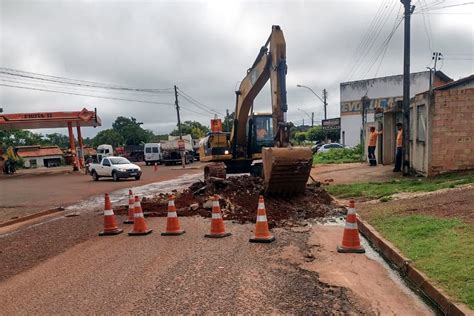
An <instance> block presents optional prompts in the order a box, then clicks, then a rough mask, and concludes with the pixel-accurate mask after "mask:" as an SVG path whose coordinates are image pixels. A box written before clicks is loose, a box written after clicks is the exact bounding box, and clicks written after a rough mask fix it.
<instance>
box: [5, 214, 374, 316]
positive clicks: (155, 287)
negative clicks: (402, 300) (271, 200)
mask: <svg viewBox="0 0 474 316" xmlns="http://www.w3.org/2000/svg"><path fill="white" fill-rule="evenodd" d="M72 220H74V218H72ZM98 220H99V219H98ZM181 220H182V226H183V227H185V229H186V231H187V232H186V234H184V235H182V236H168V237H164V236H160V235H159V232H160V230H161V229H163V228H164V225H165V218H150V219H148V220H147V221H148V224H149V226H150V227H151V228H153V229H154V232H153V233H152V234H150V235H147V236H141V237H129V236H127V235H126V234H121V235H117V236H108V237H93V238H91V239H89V240H87V241H86V242H83V243H80V244H77V245H76V246H74V247H72V248H70V249H68V250H67V251H65V252H63V253H61V254H59V255H57V256H55V257H53V258H51V259H49V260H47V261H45V262H43V263H41V264H39V265H36V266H35V267H33V268H31V269H29V270H27V271H25V272H23V273H20V274H17V275H16V276H13V277H11V278H8V279H7V280H5V281H3V282H1V283H0V292H1V293H2V312H1V313H2V314H5V315H11V314H36V315H44V314H59V315H65V314H68V315H69V314H76V315H79V314H126V313H132V314H150V313H157V314H180V313H184V314H189V313H199V314H203V313H220V314H221V313H226V314H229V313H230V314H237V313H244V314H260V313H266V314H268V313H277V314H281V313H293V314H313V313H317V314H334V313H336V314H338V313H355V314H366V313H370V312H371V311H370V309H369V307H367V306H362V305H360V304H358V303H357V298H356V296H355V294H354V292H352V291H351V290H348V289H346V288H343V287H338V286H332V285H329V284H326V283H322V282H320V281H319V279H318V275H317V273H314V272H309V271H306V270H303V269H301V268H299V267H298V265H295V264H293V263H292V260H287V259H285V258H283V257H282V255H281V254H282V252H284V251H283V250H284V249H285V247H290V246H291V247H292V248H294V247H297V248H298V249H301V253H300V254H298V256H299V257H301V258H303V255H302V253H303V252H304V249H305V247H306V238H307V234H302V233H298V232H291V231H288V230H285V229H277V230H276V231H275V234H276V235H277V241H276V242H274V243H271V244H253V243H249V242H248V238H249V236H250V235H251V230H252V225H239V224H232V223H226V224H227V230H228V231H230V232H232V236H231V237H228V238H224V239H208V238H204V237H203V235H204V234H205V233H206V232H207V231H208V229H209V220H208V219H206V220H204V219H202V218H198V217H196V218H182V219H181ZM46 225H47V224H46ZM55 242H60V240H56V241H55Z"/></svg>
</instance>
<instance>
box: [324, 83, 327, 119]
mask: <svg viewBox="0 0 474 316" xmlns="http://www.w3.org/2000/svg"><path fill="white" fill-rule="evenodd" d="M323 100H324V119H325V120H327V119H328V92H327V91H326V89H323Z"/></svg>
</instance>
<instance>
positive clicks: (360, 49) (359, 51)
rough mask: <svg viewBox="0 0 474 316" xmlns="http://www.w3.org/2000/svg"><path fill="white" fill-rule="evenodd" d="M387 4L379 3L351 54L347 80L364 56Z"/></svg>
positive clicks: (386, 2) (385, 2)
mask: <svg viewBox="0 0 474 316" xmlns="http://www.w3.org/2000/svg"><path fill="white" fill-rule="evenodd" d="M387 4H388V1H385V0H384V1H382V2H381V3H380V6H379V8H378V9H377V12H376V13H375V15H374V18H373V19H372V21H371V23H370V25H369V27H368V28H367V30H366V32H365V34H364V36H363V37H362V39H361V41H360V42H359V45H358V46H357V48H356V49H355V51H354V53H353V64H352V66H351V67H350V69H349V72H348V73H347V79H349V78H351V76H352V73H353V72H354V70H355V67H356V66H357V63H359V62H360V60H361V58H362V57H363V56H364V51H365V48H366V47H367V43H369V42H370V40H371V38H372V36H373V34H375V30H376V28H377V26H378V24H379V21H381V17H382V16H383V15H382V12H383V11H384V9H385V8H386V5H387Z"/></svg>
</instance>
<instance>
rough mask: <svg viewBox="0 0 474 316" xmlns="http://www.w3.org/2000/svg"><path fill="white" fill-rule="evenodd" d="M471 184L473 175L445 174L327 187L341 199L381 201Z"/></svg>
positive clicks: (465, 173) (473, 178)
mask: <svg viewBox="0 0 474 316" xmlns="http://www.w3.org/2000/svg"><path fill="white" fill-rule="evenodd" d="M470 183H474V175H473V173H472V172H463V173H453V174H445V175H440V176H437V177H433V178H416V179H413V178H409V179H400V180H392V181H390V182H368V183H352V184H336V185H332V186H331V185H330V186H328V187H326V190H327V191H329V192H330V193H331V194H333V195H334V196H337V197H340V198H348V197H365V198H369V199H380V198H383V197H389V196H390V195H392V194H395V193H400V192H430V191H436V190H439V189H444V188H454V187H457V186H459V185H462V184H470Z"/></svg>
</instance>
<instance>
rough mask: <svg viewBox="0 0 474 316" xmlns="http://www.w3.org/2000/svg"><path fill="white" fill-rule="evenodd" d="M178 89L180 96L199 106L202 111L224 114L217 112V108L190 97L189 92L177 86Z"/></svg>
mask: <svg viewBox="0 0 474 316" xmlns="http://www.w3.org/2000/svg"><path fill="white" fill-rule="evenodd" d="M178 91H179V92H181V96H182V97H183V98H185V99H186V100H187V101H188V102H189V103H191V104H194V105H195V106H197V107H199V108H201V109H202V110H204V111H207V112H210V113H211V114H218V115H221V116H224V114H222V113H220V112H218V111H217V110H215V109H213V108H211V107H210V106H208V105H206V104H204V103H202V102H200V101H198V100H196V99H195V98H193V97H191V96H190V95H189V94H187V93H186V92H184V91H183V90H181V89H180V88H178Z"/></svg>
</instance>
